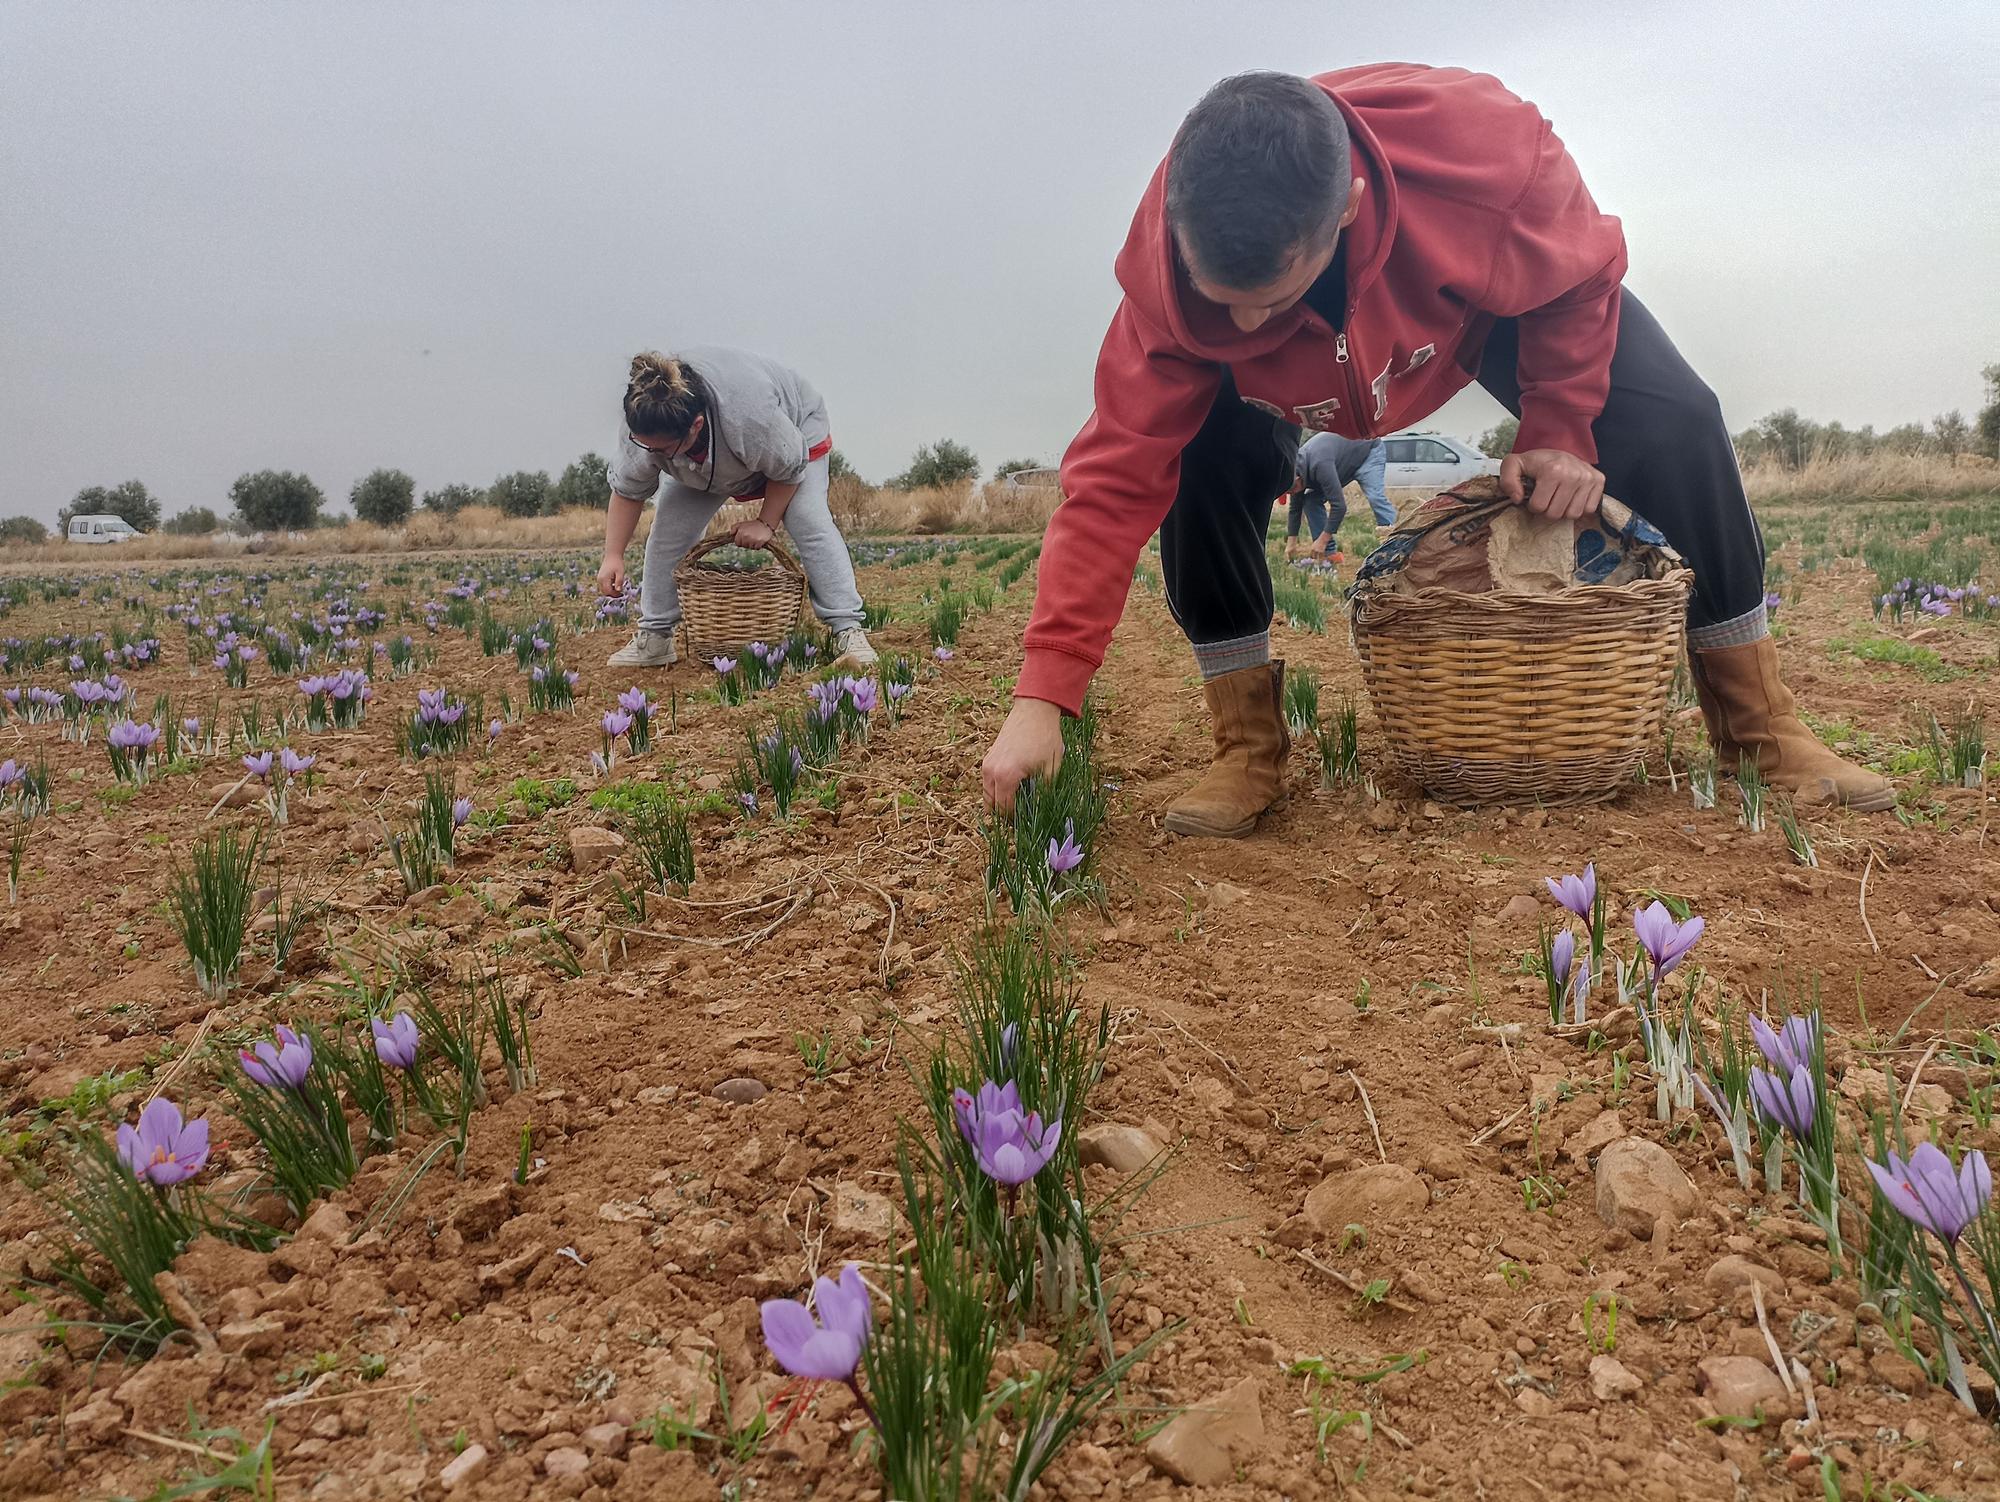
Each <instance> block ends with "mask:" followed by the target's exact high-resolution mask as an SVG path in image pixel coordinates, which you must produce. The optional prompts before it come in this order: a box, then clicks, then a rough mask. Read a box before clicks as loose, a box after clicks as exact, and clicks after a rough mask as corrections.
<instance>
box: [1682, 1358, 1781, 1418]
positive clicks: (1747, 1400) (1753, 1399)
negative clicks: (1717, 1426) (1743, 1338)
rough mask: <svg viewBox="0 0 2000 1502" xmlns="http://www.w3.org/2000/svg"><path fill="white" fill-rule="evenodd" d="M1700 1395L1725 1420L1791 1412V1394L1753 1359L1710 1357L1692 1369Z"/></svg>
mask: <svg viewBox="0 0 2000 1502" xmlns="http://www.w3.org/2000/svg"><path fill="white" fill-rule="evenodd" d="M1695 1370H1696V1372H1697V1373H1698V1374H1699V1376H1700V1379H1701V1391H1702V1394H1703V1396H1705V1397H1706V1398H1707V1399H1708V1401H1709V1403H1710V1404H1711V1405H1712V1406H1713V1407H1714V1409H1715V1411H1716V1412H1717V1413H1718V1414H1720V1415H1722V1416H1723V1417H1724V1418H1731V1419H1748V1418H1755V1417H1756V1416H1757V1411H1758V1410H1759V1409H1762V1410H1763V1413H1764V1416H1765V1417H1766V1418H1776V1417H1778V1416H1779V1415H1781V1414H1785V1413H1789V1412H1790V1411H1791V1401H1792V1400H1791V1394H1789V1393H1788V1392H1786V1391H1785V1384H1784V1383H1782V1382H1780V1381H1779V1380H1778V1374H1777V1373H1776V1372H1774V1371H1772V1370H1771V1369H1770V1367H1768V1366H1766V1365H1765V1364H1764V1363H1763V1362H1761V1361H1759V1360H1758V1359H1757V1358H1756V1357H1754V1356H1710V1357H1707V1358H1706V1359H1704V1360H1703V1361H1702V1363H1701V1365H1700V1366H1698V1367H1697V1368H1695Z"/></svg>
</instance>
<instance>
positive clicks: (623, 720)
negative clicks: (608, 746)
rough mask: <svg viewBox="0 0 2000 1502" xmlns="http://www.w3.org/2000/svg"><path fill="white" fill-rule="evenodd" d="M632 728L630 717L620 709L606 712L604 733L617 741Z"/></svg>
mask: <svg viewBox="0 0 2000 1502" xmlns="http://www.w3.org/2000/svg"><path fill="white" fill-rule="evenodd" d="M631 728H632V717H631V716H630V715H629V714H627V713H625V711H624V710H622V709H613V710H607V711H606V712H605V716H604V733H605V734H606V735H607V736H609V737H610V738H611V739H612V740H614V741H615V740H617V739H618V737H619V736H621V735H624V734H625V733H626V732H627V731H629V730H630V729H631Z"/></svg>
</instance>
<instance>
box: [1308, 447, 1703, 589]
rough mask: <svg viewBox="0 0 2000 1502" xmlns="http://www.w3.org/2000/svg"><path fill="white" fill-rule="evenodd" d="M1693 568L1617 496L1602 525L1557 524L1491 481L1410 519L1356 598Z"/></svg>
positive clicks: (1376, 560)
mask: <svg viewBox="0 0 2000 1502" xmlns="http://www.w3.org/2000/svg"><path fill="white" fill-rule="evenodd" d="M1685 566H1686V565H1685V564H1683V563H1682V562H1681V559H1680V555H1679V554H1677V553H1676V552H1674V550H1673V549H1672V548H1671V547H1669V546H1668V545H1667V540H1666V538H1665V537H1663V536H1661V535H1660V532H1659V530H1658V529H1657V528H1656V527H1654V526H1653V524H1652V523H1651V522H1649V521H1647V520H1646V519H1645V518H1644V517H1642V516H1640V515H1638V514H1637V513H1635V512H1634V511H1633V510H1632V509H1631V507H1629V506H1627V505H1625V504H1624V503H1622V502H1620V501H1616V500H1613V499H1612V498H1611V497H1610V496H1606V497H1605V498H1604V501H1603V504H1602V506H1601V507H1600V508H1599V511H1598V514H1597V515H1596V516H1594V517H1584V518H1580V519H1577V520H1574V521H1550V520H1549V519H1548V518H1546V517H1541V516H1537V515H1536V514H1535V513H1534V512H1532V511H1530V510H1528V509H1527V508H1526V507H1525V506H1519V505H1516V504H1515V503H1514V502H1512V501H1510V500H1508V499H1507V498H1506V497H1505V496H1504V495H1502V494H1501V492H1500V481H1499V479H1498V478H1497V477H1495V476H1492V475H1482V476H1481V477H1479V478H1478V479H1474V480H1467V481H1466V482H1465V483H1464V484H1463V485H1458V486H1454V487H1453V488H1452V489H1450V490H1447V491H1445V492H1444V493H1443V494H1442V495H1435V496H1432V497H1431V498H1430V499H1429V500H1428V501H1425V502H1424V503H1423V504H1422V505H1419V506H1414V507H1412V508H1410V509H1409V510H1408V511H1406V512H1405V513H1404V514H1403V516H1402V519H1401V520H1400V521H1398V522H1397V523H1396V529H1395V531H1394V532H1392V533H1391V534H1390V535H1389V536H1388V538H1387V539H1386V540H1384V542H1383V543H1382V545H1381V546H1380V547H1378V548H1376V549H1375V551H1374V552H1372V553H1370V554H1369V555H1368V557H1367V559H1366V560H1365V561H1364V562H1363V563H1362V565H1361V568H1360V570H1359V571H1358V572H1357V573H1356V575H1355V580H1354V585H1353V587H1352V588H1350V589H1349V590H1348V596H1349V598H1350V599H1354V598H1359V597H1363V596H1367V595H1370V594H1375V593H1378V592H1381V591H1385V590H1394V591H1400V592H1405V593H1409V592H1414V591H1416V590H1420V589H1452V590H1457V591H1459V592H1461V593H1464V594H1488V593H1491V592H1493V591H1496V590H1506V591H1509V592H1514V593H1520V594H1549V593H1553V592H1554V591H1556V590H1559V589H1567V588H1569V587H1571V586H1572V585H1589V584H1612V585H1616V584H1629V583H1631V582H1632V581H1633V580H1635V579H1660V578H1664V577H1666V575H1667V574H1669V573H1670V572H1672V571H1673V570H1674V569H1677V568H1683V567H1685Z"/></svg>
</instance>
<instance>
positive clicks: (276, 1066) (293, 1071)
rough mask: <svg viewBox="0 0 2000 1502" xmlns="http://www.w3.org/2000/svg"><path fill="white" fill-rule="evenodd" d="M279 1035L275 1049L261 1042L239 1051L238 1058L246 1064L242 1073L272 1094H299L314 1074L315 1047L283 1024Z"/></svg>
mask: <svg viewBox="0 0 2000 1502" xmlns="http://www.w3.org/2000/svg"><path fill="white" fill-rule="evenodd" d="M276 1032H277V1035H278V1041H277V1044H276V1046H275V1047H274V1046H273V1045H272V1044H271V1043H270V1042H269V1041H267V1040H262V1039H260V1040H259V1041H258V1042H257V1043H256V1045H255V1046H254V1047H253V1048H244V1049H239V1050H238V1051H237V1054H236V1057H237V1058H238V1059H240V1060H242V1062H243V1072H244V1073H245V1074H247V1075H249V1076H250V1078H251V1079H253V1080H255V1081H256V1082H257V1083H258V1084H260V1085H264V1086H267V1087H268V1088H270V1089H272V1090H279V1089H284V1090H296V1089H298V1088H299V1087H300V1086H301V1085H303V1084H304V1083H305V1082H306V1075H307V1074H309V1073H310V1072H311V1070H312V1061H313V1051H312V1044H311V1043H310V1042H308V1041H307V1040H306V1039H305V1038H302V1037H300V1036H299V1035H298V1034H297V1033H295V1032H293V1031H292V1030H291V1029H290V1028H288V1027H286V1026H285V1025H284V1024H283V1023H280V1024H279V1025H278V1027H277V1029H276Z"/></svg>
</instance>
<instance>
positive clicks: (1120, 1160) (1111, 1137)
mask: <svg viewBox="0 0 2000 1502" xmlns="http://www.w3.org/2000/svg"><path fill="white" fill-rule="evenodd" d="M1076 1145H1077V1151H1078V1153H1079V1154H1080V1156H1081V1157H1082V1159H1083V1161H1084V1162H1085V1163H1087V1164H1088V1163H1101V1164H1103V1165H1104V1166H1105V1167H1106V1168H1109V1169H1110V1170H1112V1172H1114V1173H1123V1174H1134V1173H1137V1172H1138V1171H1139V1170H1140V1169H1142V1168H1144V1167H1145V1166H1146V1165H1147V1164H1148V1163H1150V1162H1152V1161H1153V1160H1154V1159H1155V1158H1157V1157H1159V1155H1160V1154H1161V1152H1162V1151H1164V1149H1163V1148H1161V1146H1160V1144H1159V1143H1158V1142H1156V1141H1154V1140H1153V1138H1152V1136H1151V1135H1150V1134H1149V1133H1148V1132H1147V1131H1146V1129H1145V1128H1144V1127H1135V1126H1126V1125H1125V1124H1124V1123H1123V1122H1118V1121H1100V1122H1095V1123H1093V1124H1092V1125H1090V1126H1087V1127H1085V1128H1084V1129H1083V1130H1082V1131H1080V1132H1078V1133H1077V1134H1076Z"/></svg>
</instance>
